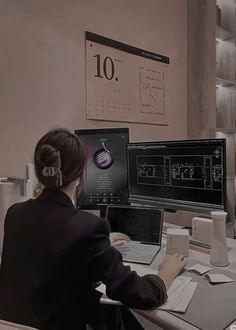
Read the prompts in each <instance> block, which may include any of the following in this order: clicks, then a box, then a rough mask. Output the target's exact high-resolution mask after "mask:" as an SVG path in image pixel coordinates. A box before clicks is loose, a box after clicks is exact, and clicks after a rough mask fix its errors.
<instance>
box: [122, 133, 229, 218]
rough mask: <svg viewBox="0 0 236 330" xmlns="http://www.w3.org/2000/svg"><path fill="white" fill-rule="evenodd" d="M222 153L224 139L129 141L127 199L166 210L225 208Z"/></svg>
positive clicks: (224, 149) (223, 158) (224, 162)
mask: <svg viewBox="0 0 236 330" xmlns="http://www.w3.org/2000/svg"><path fill="white" fill-rule="evenodd" d="M225 154H226V143H225V139H202V140H179V141H158V142H141V143H128V144H127V159H128V178H129V200H130V201H131V202H139V203H140V202H141V203H143V204H145V203H146V204H153V205H158V207H163V208H165V209H169V210H178V209H182V210H188V211H200V212H209V211H212V210H225V208H226V156H225Z"/></svg>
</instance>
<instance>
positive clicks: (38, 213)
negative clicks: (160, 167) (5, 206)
mask: <svg viewBox="0 0 236 330" xmlns="http://www.w3.org/2000/svg"><path fill="white" fill-rule="evenodd" d="M4 231H5V233H4V243H3V254H2V263H1V269H0V318H2V319H5V320H8V321H11V322H16V323H20V324H25V325H29V326H34V327H36V328H39V329H57V330H58V329H63V330H68V329H84V326H85V323H86V322H87V321H88V320H89V318H91V317H92V316H93V315H96V308H97V307H98V302H99V298H100V293H98V292H97V291H96V290H94V283H95V282H98V281H102V282H103V283H104V284H105V285H106V286H107V295H108V296H109V297H110V298H112V299H114V300H120V301H121V302H122V303H123V304H124V305H125V306H127V307H133V308H139V309H146V308H151V307H154V306H158V305H160V304H162V303H163V302H164V300H165V299H166V288H165V285H164V283H163V281H162V280H161V279H160V278H159V277H158V276H155V275H146V276H143V277H140V276H138V275H137V274H136V272H133V271H131V270H130V268H129V267H127V266H124V265H123V263H122V256H121V254H120V253H119V252H118V251H117V250H116V249H114V248H112V247H111V245H110V241H109V233H110V228H109V224H108V222H107V221H106V220H104V219H101V218H99V217H96V216H94V215H92V214H89V213H87V212H84V211H81V210H79V209H76V208H75V207H74V205H73V203H72V201H71V200H70V198H69V197H68V196H67V195H66V194H65V193H63V192H61V191H56V192H55V191H49V190H44V191H43V193H42V194H41V195H40V196H39V197H38V198H36V199H35V200H33V199H30V200H28V201H26V202H23V203H18V204H15V205H13V206H12V207H10V209H9V210H8V213H7V216H6V220H5V228H4ZM75 325H76V327H75Z"/></svg>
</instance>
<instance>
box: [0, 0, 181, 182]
mask: <svg viewBox="0 0 236 330" xmlns="http://www.w3.org/2000/svg"><path fill="white" fill-rule="evenodd" d="M186 1H187V0H145V1H143V0H120V1H115V0H113V1H111V0H97V1H92V0H20V1H19V0H0V72H1V75H0V113H1V115H0V155H1V161H0V176H3V175H4V176H5V175H19V176H25V164H26V163H28V162H31V161H32V155H33V149H34V146H35V143H36V142H37V140H38V139H39V138H40V137H41V136H42V134H44V133H45V132H46V131H47V130H49V129H51V128H52V127H55V126H63V127H68V128H70V129H72V130H74V129H79V128H99V127H129V129H130V140H131V141H141V140H158V139H179V138H186V136H187V105H186V103H187V97H186V93H187V92H186V90H187V82H186V81H187V76H186V75H187V63H186V61H187V31H186V22H187V17H186ZM86 30H87V31H91V32H94V33H97V34H100V35H103V36H106V37H108V38H112V39H115V40H118V41H121V42H124V43H127V44H130V45H132V46H136V47H139V48H143V49H147V50H150V51H152V52H156V53H159V54H163V55H167V56H170V61H171V64H170V66H169V68H168V74H169V83H168V94H167V104H166V106H167V112H168V113H169V125H168V126H157V125H143V124H132V123H122V122H114V123H111V122H105V121H94V120H86V99H85V95H86V94H85V93H86V90H85V41H84V31H86Z"/></svg>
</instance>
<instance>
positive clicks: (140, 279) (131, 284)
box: [86, 219, 167, 309]
mask: <svg viewBox="0 0 236 330" xmlns="http://www.w3.org/2000/svg"><path fill="white" fill-rule="evenodd" d="M109 233H110V227H109V224H108V222H107V221H106V220H104V219H99V221H98V224H97V226H96V228H95V229H94V231H93V234H92V235H91V236H90V237H89V239H88V241H87V244H86V258H87V266H88V270H89V274H90V276H91V280H92V281H94V282H96V281H102V282H103V283H104V284H105V285H106V288H107V289H106V293H107V296H108V297H109V298H111V299H113V300H119V301H121V302H122V303H123V304H124V305H125V306H126V307H130V308H139V309H148V308H152V307H157V306H159V305H161V304H163V303H164V301H165V300H166V298H167V293H166V287H165V284H164V282H163V281H162V279H161V278H160V277H158V276H156V275H145V276H139V275H138V274H137V273H136V272H135V271H131V269H130V267H129V266H125V265H124V264H123V263H122V255H121V254H120V252H118V251H117V250H116V249H115V248H113V247H111V245H110V240H109Z"/></svg>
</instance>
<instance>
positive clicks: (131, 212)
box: [106, 205, 163, 244]
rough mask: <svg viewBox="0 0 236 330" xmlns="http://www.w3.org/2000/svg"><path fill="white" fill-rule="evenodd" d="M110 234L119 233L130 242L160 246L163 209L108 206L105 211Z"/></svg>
mask: <svg viewBox="0 0 236 330" xmlns="http://www.w3.org/2000/svg"><path fill="white" fill-rule="evenodd" d="M106 218H107V219H108V221H109V223H110V227H111V231H112V232H120V233H123V234H126V235H128V236H129V237H130V239H131V240H132V241H140V242H145V243H152V244H161V236H162V224H163V209H157V208H154V207H142V206H124V205H122V206H121V205H119V206H108V207H107V209H106Z"/></svg>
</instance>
